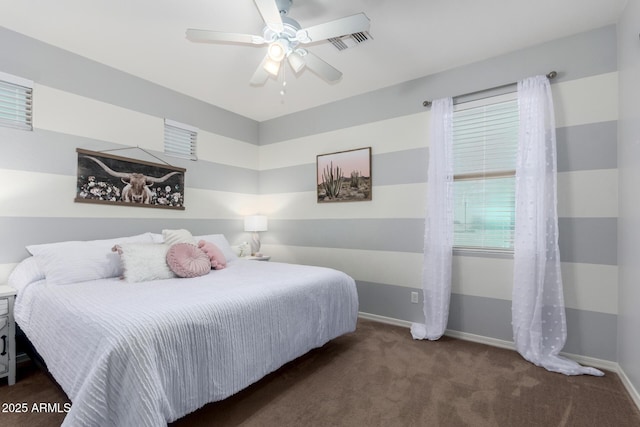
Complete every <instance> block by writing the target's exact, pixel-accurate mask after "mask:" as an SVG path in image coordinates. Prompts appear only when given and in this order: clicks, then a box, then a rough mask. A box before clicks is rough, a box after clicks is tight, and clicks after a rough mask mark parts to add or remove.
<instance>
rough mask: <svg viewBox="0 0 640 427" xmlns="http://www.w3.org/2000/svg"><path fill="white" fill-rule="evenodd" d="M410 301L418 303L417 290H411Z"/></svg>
mask: <svg viewBox="0 0 640 427" xmlns="http://www.w3.org/2000/svg"><path fill="white" fill-rule="evenodd" d="M411 302H412V303H414V304H417V303H418V293H417V292H411Z"/></svg>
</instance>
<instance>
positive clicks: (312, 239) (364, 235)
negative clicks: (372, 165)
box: [261, 202, 424, 252]
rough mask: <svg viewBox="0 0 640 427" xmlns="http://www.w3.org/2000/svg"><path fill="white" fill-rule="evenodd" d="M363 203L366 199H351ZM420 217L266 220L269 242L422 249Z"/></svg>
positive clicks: (266, 239)
mask: <svg viewBox="0 0 640 427" xmlns="http://www.w3.org/2000/svg"><path fill="white" fill-rule="evenodd" d="M352 203H367V202H352ZM423 230H424V219H414V218H385V219H377V218H374V219H361V218H358V219H314V220H269V232H268V233H264V235H263V236H261V239H262V241H263V242H264V243H265V244H266V243H270V244H280V245H292V246H310V247H320V248H343V249H364V250H374V251H398V252H422V250H423V246H424V243H423V239H422V236H424V232H423Z"/></svg>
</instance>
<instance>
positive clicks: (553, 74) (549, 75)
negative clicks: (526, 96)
mask: <svg viewBox="0 0 640 427" xmlns="http://www.w3.org/2000/svg"><path fill="white" fill-rule="evenodd" d="M557 75H558V73H557V72H556V71H550V72H548V73H547V75H546V76H547V78H548V79H549V80H551V79H554V78H556V76H557ZM515 84H517V82H514V83H507V84H504V85H500V86H494V87H490V88H487V89H481V90H477V91H475V92H469V93H463V94H462V95H456V96H454V98H460V97H462V96H467V95H474V94H476V93H482V92H488V91H490V90H495V89H502V88H505V87H509V86H513V85H515ZM431 103H432V102H431V101H424V102H423V103H422V106H423V107H431Z"/></svg>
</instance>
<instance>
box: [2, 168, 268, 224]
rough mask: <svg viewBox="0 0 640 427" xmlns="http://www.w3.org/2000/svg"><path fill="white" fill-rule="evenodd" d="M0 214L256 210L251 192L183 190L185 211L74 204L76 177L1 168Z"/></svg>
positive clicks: (232, 213)
mask: <svg viewBox="0 0 640 427" xmlns="http://www.w3.org/2000/svg"><path fill="white" fill-rule="evenodd" d="M0 182H7V183H8V182H10V183H11V184H12V185H4V186H2V187H1V188H0V204H2V209H1V210H0V217H43V218H47V217H49V218H50V217H74V218H82V217H109V218H180V219H198V218H204V219H206V218H212V219H213V218H215V219H238V218H241V217H242V216H243V215H249V214H253V213H255V212H256V211H257V210H258V207H257V197H256V196H255V195H253V194H241V193H231V192H224V191H215V190H203V189H198V188H189V187H187V188H186V189H185V210H184V211H179V210H172V209H150V208H140V207H128V206H103V205H94V204H87V203H75V202H74V201H73V200H74V198H75V188H76V177H75V176H68V175H56V174H46V173H36V172H28V171H16V170H10V169H0Z"/></svg>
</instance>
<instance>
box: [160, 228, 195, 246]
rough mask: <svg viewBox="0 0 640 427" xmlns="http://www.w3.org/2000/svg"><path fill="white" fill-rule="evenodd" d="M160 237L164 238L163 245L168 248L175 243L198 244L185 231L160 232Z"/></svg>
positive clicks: (187, 231)
mask: <svg viewBox="0 0 640 427" xmlns="http://www.w3.org/2000/svg"><path fill="white" fill-rule="evenodd" d="M162 237H163V238H164V243H165V244H166V245H169V246H171V245H175V244H176V243H190V244H192V245H197V244H198V242H197V240H196V239H194V238H193V235H191V232H190V231H189V230H185V229H180V230H162Z"/></svg>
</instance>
